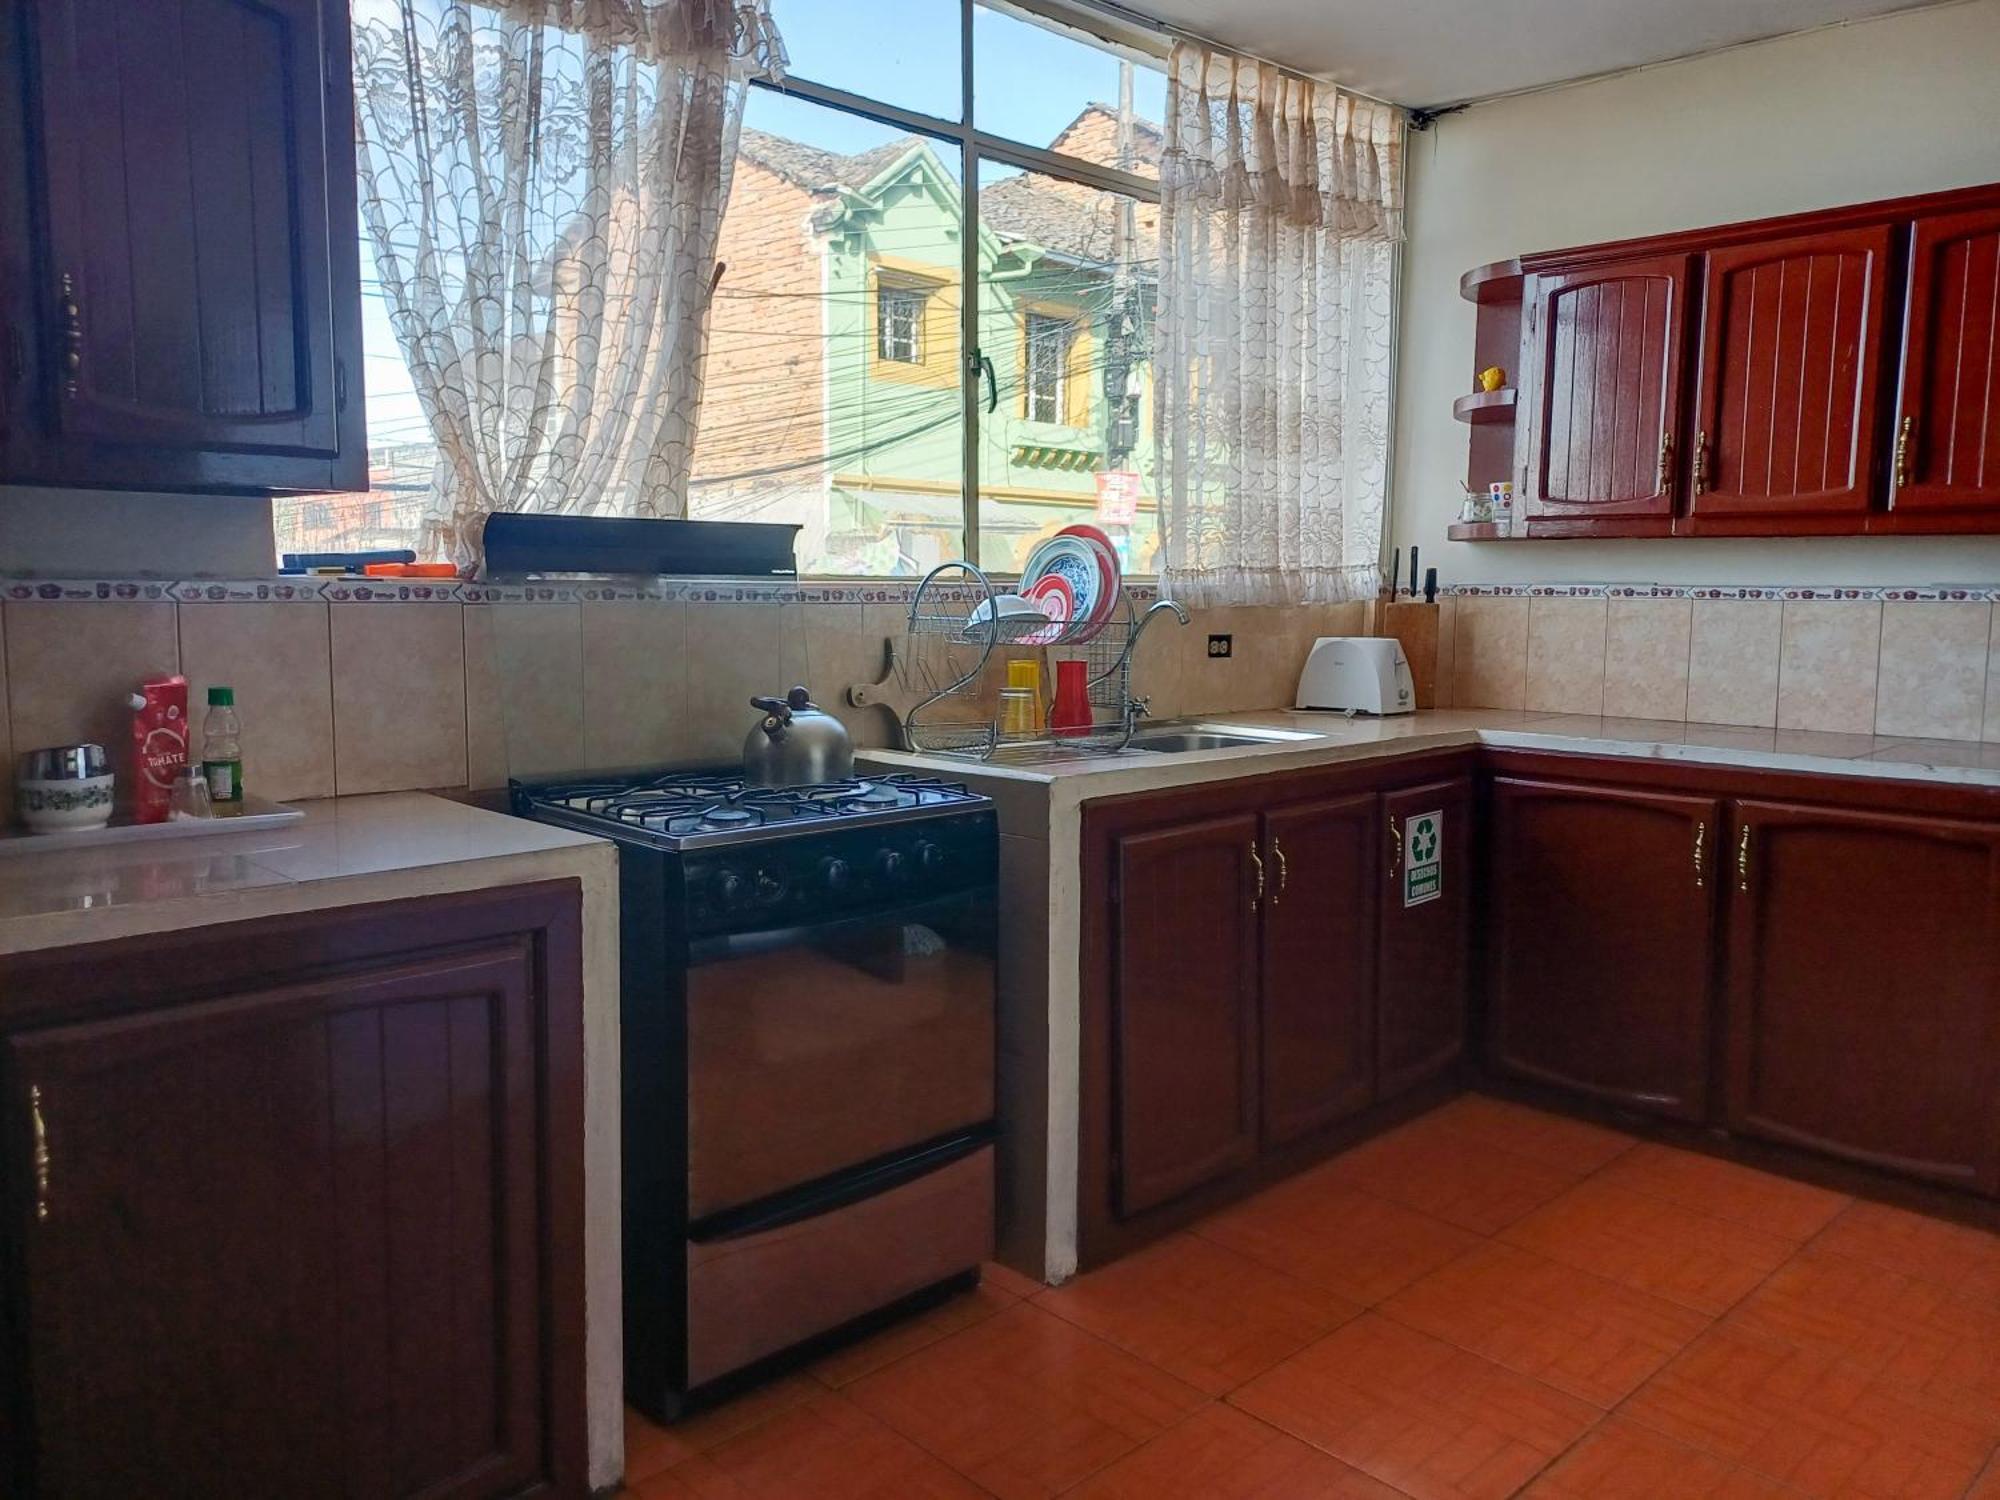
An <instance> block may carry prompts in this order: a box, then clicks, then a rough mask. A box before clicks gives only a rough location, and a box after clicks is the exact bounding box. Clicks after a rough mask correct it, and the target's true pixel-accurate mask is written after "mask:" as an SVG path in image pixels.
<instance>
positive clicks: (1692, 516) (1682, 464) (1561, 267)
mask: <svg viewBox="0 0 2000 1500" xmlns="http://www.w3.org/2000/svg"><path fill="white" fill-rule="evenodd" d="M1503 272H1504V273H1505V274H1502V273H1503ZM1517 285H1518V287H1519V288H1520V290H1519V292H1518V293H1516V292H1515V291H1514V288H1515V287H1516V286H1517ZM1465 295H1467V296H1469V297H1471V298H1472V299H1473V300H1475V301H1477V302H1478V303H1479V334H1478V338H1477V340H1476V344H1475V354H1476V358H1477V359H1478V360H1479V361H1480V362H1482V363H1484V362H1486V361H1488V360H1489V358H1490V356H1491V351H1492V350H1493V348H1494V347H1495V346H1496V345H1497V344H1498V343H1499V342H1501V340H1502V339H1503V338H1504V337H1505V336H1506V335H1507V334H1509V333H1511V332H1512V330H1513V329H1514V328H1515V327H1517V326H1518V328H1519V335H1520V342H1519V369H1518V370H1517V371H1516V372H1515V378H1516V381H1517V384H1518V386H1519V388H1520V397H1519V400H1518V402H1517V404H1516V406H1515V408H1514V411H1515V413H1516V415H1515V417H1514V420H1513V424H1512V425H1513V427H1514V429H1515V430H1514V433H1513V438H1514V460H1513V477H1514V480H1515V483H1516V486H1517V510H1518V517H1519V518H1518V520H1517V522H1516V530H1515V535H1517V536H1522V535H1525V536H1528V537H1580V536H1600V537H1602V536H1668V535H1673V536H1727V535H1742V536H1753V535H1754V536H1786V535H1836V534H1858V533H1897V532H1951V531H1962V532H1979V531H2000V399H1996V398H2000V322H1996V318H1995V311H1996V308H2000V184H1994V185H1991V186H1986V187H1979V188H1968V189H1963V190H1958V191H1954V192H1947V193H1931V194H1925V195H1922V196H1918V197H1911V198H1899V199H1893V200H1889V201H1886V202H1880V203H1864V204H1856V205H1851V206H1845V207H1841V208H1834V209H1827V210H1823V211H1818V212H1814V213H1806V214H1794V215H1790V216H1788V217H1785V218H1779V219H1766V220H1759V221H1754V222H1750V223H1741V224H1728V225H1720V226H1717V227H1715V228H1712V229H1701V230H1690V231H1686V232H1683V233H1677V234H1669V235H1658V236H1654V237H1652V238H1650V239H1643V240H1630V241H1623V242H1620V243H1617V244H1607V245H1593V246H1587V247H1583V248H1580V249H1574V250H1557V251H1548V252H1544V253H1541V254H1537V255H1530V256H1524V257H1522V258H1521V259H1520V261H1518V262H1512V261H1509V262H1501V263H1498V264H1497V265H1496V266H1493V267H1481V268H1479V269H1478V270H1477V271H1474V272H1472V273H1468V276H1467V278H1466V280H1465ZM1520 413H1525V414H1526V415H1525V416H1521V415H1519V414H1520ZM1477 416H1478V420H1479V421H1481V422H1483V423H1486V424H1488V425H1486V426H1483V427H1481V428H1479V429H1476V430H1477V431H1478V433H1479V434H1480V436H1481V439H1482V443H1480V444H1475V446H1474V449H1473V452H1472V458H1471V472H1470V479H1471V482H1472V483H1473V484H1474V486H1475V487H1476V488H1479V489H1481V490H1483V489H1484V488H1485V486H1486V484H1487V483H1488V482H1489V481H1490V480H1492V479H1494V478H1498V477H1500V475H1499V474H1498V473H1494V472H1491V471H1492V470H1494V469H1495V467H1496V456H1495V455H1496V451H1497V450H1496V449H1495V447H1494V444H1495V443H1496V442H1497V441H1498V434H1500V433H1501V432H1503V431H1504V430H1505V428H1504V426H1495V425H1492V424H1495V423H1501V424H1504V423H1506V422H1507V420H1508V417H1507V413H1506V412H1505V411H1504V410H1493V411H1486V410H1482V411H1480V412H1479V413H1478V414H1477ZM1461 534H1463V535H1468V536H1471V535H1477V534H1478V533H1476V532H1474V531H1472V530H1470V529H1467V530H1465V531H1463V532H1462V533H1461Z"/></svg>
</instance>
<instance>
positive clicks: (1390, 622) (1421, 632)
mask: <svg viewBox="0 0 2000 1500" xmlns="http://www.w3.org/2000/svg"><path fill="white" fill-rule="evenodd" d="M1368 633H1369V634H1370V635H1374V636H1394V637H1395V638H1396V639H1397V640H1398V641H1400V642H1401V643H1402V646H1403V655H1404V656H1406V657H1408V658H1409V662H1410V680H1411V682H1412V683H1413V684H1414V685H1415V687H1416V690H1417V707H1418V708H1436V707H1437V691H1438V607H1437V605H1435V604H1426V603H1424V601H1423V600H1421V599H1377V600H1376V601H1375V602H1374V604H1373V605H1372V606H1371V614H1370V617H1369V622H1368Z"/></svg>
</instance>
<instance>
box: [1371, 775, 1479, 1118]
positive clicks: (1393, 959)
mask: <svg viewBox="0 0 2000 1500" xmlns="http://www.w3.org/2000/svg"><path fill="white" fill-rule="evenodd" d="M1472 807H1473V803H1472V778H1471V777H1469V776H1458V777H1453V778H1451V779H1450V780H1448V781H1431V782H1426V783H1424V784H1423V785H1421V786H1413V787H1405V788H1403V789H1402V790H1400V791H1393V792H1388V793H1385V794H1384V795H1383V798H1382V816H1383V819H1384V821H1385V823H1386V825H1387V828H1388V831H1389V832H1388V837H1389V859H1390V878H1389V879H1387V880H1384V881H1378V882H1377V884H1378V885H1379V886H1380V888H1381V891H1382V900H1381V905H1380V911H1381V935H1380V942H1379V945H1378V952H1379V954H1380V958H1379V963H1380V968H1379V971H1378V973H1377V976H1376V994H1377V996H1378V997H1379V999H1378V1004H1377V1008H1376V1018H1377V1019H1376V1047H1375V1087H1376V1092H1377V1093H1378V1094H1379V1095H1380V1096H1381V1097H1383V1098H1385V1099H1386V1098H1389V1097H1391V1096H1393V1095H1396V1094H1400V1093H1404V1092H1406V1091H1407V1090H1409V1089H1412V1088H1414V1087H1416V1086H1417V1085H1418V1084H1420V1083H1423V1082H1424V1081H1426V1080H1427V1079H1430V1078H1434V1077H1436V1076H1437V1075H1439V1074H1440V1073H1443V1072H1445V1071H1446V1070H1447V1069H1449V1068H1451V1067H1452V1066H1454V1065H1455V1064H1456V1063H1457V1062H1458V1060H1459V1058H1460V1057H1462V1056H1463V1055H1464V1052H1465V996H1466V974H1467V968H1468V963H1467V958H1468V953H1469V944H1470V941H1471V918H1472V858H1473V855H1472V817H1473V812H1472ZM1432 812H1435V813H1441V814H1442V815H1443V820H1444V823H1443V830H1442V846H1441V849H1440V853H1441V855H1442V863H1441V865H1440V868H1439V878H1440V884H1439V888H1438V894H1437V896H1436V897H1435V898H1434V899H1431V900H1419V901H1418V903H1417V904H1416V905H1406V904H1405V902H1404V896H1405V893H1404V890H1403V882H1402V878H1401V874H1400V871H1399V869H1398V866H1399V865H1400V863H1401V861H1402V859H1403V858H1404V856H1405V854H1406V851H1407V849H1408V845H1409V842H1410V837H1409V835H1408V834H1407V833H1405V832H1404V830H1405V829H1406V828H1407V827H1408V825H1409V822H1410V820H1411V819H1412V818H1418V817H1421V816H1422V815H1423V814H1425V813H1432ZM1399 835H1400V837H1398V836H1399Z"/></svg>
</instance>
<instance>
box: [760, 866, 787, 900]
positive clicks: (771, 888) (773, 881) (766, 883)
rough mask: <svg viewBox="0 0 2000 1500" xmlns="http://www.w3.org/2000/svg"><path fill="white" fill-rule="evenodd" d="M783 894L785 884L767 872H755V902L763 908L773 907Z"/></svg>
mask: <svg viewBox="0 0 2000 1500" xmlns="http://www.w3.org/2000/svg"><path fill="white" fill-rule="evenodd" d="M784 894H785V883H784V881H782V880H780V879H779V878H778V877H777V876H775V875H773V874H772V873H771V872H770V871H769V870H759V871H758V872H757V900H758V902H759V903H760V904H761V905H764V906H775V905H776V904H777V903H778V902H779V900H781V899H782V898H783V896H784Z"/></svg>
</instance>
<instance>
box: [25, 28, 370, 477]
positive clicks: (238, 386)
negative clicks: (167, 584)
mask: <svg viewBox="0 0 2000 1500" xmlns="http://www.w3.org/2000/svg"><path fill="white" fill-rule="evenodd" d="M348 25H349V21H348V6H347V4H346V3H345V0H148V3H146V4H143V5H132V4H119V3H117V0H36V3H32V4H30V3H28V0H0V76H4V77H5V79H6V80H7V82H8V85H9V86H8V87H7V88H5V90H4V91H0V93H4V97H5V99H6V105H5V108H4V109H0V183H4V186H0V320H4V325H5V326H4V329H0V342H4V355H5V358H4V363H3V364H0V374H4V379H3V380H0V481H4V482H9V483H42V484H54V485H87V486H95V487H99V488H113V489H115V488H140V489H155V490H157V489H185V490H214V491H229V490H243V491H262V490H339V489H358V488H365V487H366V483H367V452H366V435H365V432H364V430H363V420H362V404H361V397H362V392H361V361H360V346H361V340H360V293H359V267H358V260H359V243H358V237H357V231H356V223H355V175H354V118H353V96H352V84H351V80H350V77H349V42H348Z"/></svg>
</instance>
